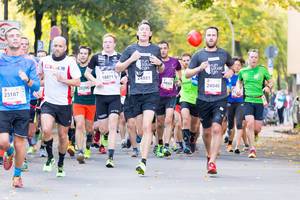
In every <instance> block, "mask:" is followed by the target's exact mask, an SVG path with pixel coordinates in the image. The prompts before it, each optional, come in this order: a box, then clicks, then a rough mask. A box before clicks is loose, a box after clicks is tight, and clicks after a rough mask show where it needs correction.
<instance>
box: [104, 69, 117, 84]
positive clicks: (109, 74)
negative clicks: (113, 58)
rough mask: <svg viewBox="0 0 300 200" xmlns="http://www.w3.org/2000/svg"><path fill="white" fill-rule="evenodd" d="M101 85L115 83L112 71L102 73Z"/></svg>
mask: <svg viewBox="0 0 300 200" xmlns="http://www.w3.org/2000/svg"><path fill="white" fill-rule="evenodd" d="M102 83H103V84H104V85H110V84H114V83H116V79H115V72H114V71H102Z"/></svg>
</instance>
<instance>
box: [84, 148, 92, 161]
mask: <svg viewBox="0 0 300 200" xmlns="http://www.w3.org/2000/svg"><path fill="white" fill-rule="evenodd" d="M91 154H92V151H91V150H90V149H85V150H84V158H86V159H89V158H90V157H91Z"/></svg>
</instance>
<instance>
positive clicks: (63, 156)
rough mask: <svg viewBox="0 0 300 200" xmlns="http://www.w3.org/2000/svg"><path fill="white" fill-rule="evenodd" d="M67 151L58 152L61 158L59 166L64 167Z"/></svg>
mask: <svg viewBox="0 0 300 200" xmlns="http://www.w3.org/2000/svg"><path fill="white" fill-rule="evenodd" d="M65 155H66V154H65V153H64V154H63V153H60V152H59V153H58V156H59V158H58V163H57V166H58V167H63V166H64V159H65Z"/></svg>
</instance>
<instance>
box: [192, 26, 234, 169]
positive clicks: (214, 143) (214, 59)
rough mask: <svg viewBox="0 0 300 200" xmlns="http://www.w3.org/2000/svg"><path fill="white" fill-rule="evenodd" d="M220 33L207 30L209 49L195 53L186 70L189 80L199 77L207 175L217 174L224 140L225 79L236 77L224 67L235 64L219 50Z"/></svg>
mask: <svg viewBox="0 0 300 200" xmlns="http://www.w3.org/2000/svg"><path fill="white" fill-rule="evenodd" d="M218 33H219V30H218V28H217V27H208V28H207V29H206V31H205V41H206V47H205V48H204V49H201V50H199V51H198V52H196V53H195V54H194V55H193V57H192V60H191V62H190V65H189V68H188V69H186V78H191V77H192V76H194V75H196V74H197V75H198V98H197V106H198V111H199V115H200V118H201V122H202V126H203V128H204V130H203V131H204V132H203V141H204V144H205V148H206V152H207V170H208V171H207V172H208V173H209V174H216V173H217V167H216V158H217V155H218V153H219V150H220V146H221V140H222V123H223V120H224V117H225V114H226V105H227V89H226V82H225V78H229V77H231V76H232V75H233V73H234V71H233V70H232V69H229V70H227V71H226V72H225V64H226V65H227V66H231V65H232V61H231V56H230V55H229V53H227V52H226V51H225V50H223V49H221V48H219V47H217V42H218Z"/></svg>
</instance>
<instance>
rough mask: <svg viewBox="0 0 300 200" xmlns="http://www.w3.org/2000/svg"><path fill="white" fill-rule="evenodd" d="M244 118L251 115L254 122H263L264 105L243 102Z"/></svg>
mask: <svg viewBox="0 0 300 200" xmlns="http://www.w3.org/2000/svg"><path fill="white" fill-rule="evenodd" d="M244 111H245V116H247V115H252V116H254V119H255V120H259V121H261V120H263V119H264V117H263V113H264V105H263V104H262V103H249V102H245V109H244Z"/></svg>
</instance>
